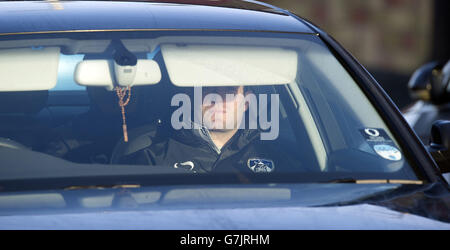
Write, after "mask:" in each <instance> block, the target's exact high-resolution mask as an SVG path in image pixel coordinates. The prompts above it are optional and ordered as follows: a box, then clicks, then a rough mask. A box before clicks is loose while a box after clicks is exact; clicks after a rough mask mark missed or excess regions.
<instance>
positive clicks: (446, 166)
mask: <svg viewBox="0 0 450 250" xmlns="http://www.w3.org/2000/svg"><path fill="white" fill-rule="evenodd" d="M428 149H429V152H430V153H431V155H432V156H433V158H434V160H435V161H436V163H437V164H438V166H439V169H440V171H441V173H443V174H444V173H449V172H450V121H447V120H437V121H435V122H434V123H433V125H432V127H431V142H430V146H429V147H428Z"/></svg>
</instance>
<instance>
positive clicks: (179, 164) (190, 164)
mask: <svg viewBox="0 0 450 250" xmlns="http://www.w3.org/2000/svg"><path fill="white" fill-rule="evenodd" d="M173 167H174V168H182V169H186V170H190V171H192V170H193V169H194V163H193V162H192V161H185V162H176V163H175V164H173ZM194 172H195V171H194Z"/></svg>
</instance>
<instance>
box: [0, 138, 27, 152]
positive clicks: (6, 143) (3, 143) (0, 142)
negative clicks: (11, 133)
mask: <svg viewBox="0 0 450 250" xmlns="http://www.w3.org/2000/svg"><path fill="white" fill-rule="evenodd" d="M0 147H7V148H14V149H29V148H28V147H26V146H24V145H23V144H21V143H19V142H16V141H14V140H11V139H9V138H4V137H0Z"/></svg>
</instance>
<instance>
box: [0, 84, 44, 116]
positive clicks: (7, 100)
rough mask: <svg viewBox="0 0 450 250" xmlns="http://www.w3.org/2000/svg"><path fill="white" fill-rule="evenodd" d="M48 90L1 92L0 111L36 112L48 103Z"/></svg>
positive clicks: (5, 112)
mask: <svg viewBox="0 0 450 250" xmlns="http://www.w3.org/2000/svg"><path fill="white" fill-rule="evenodd" d="M47 99H48V90H42V91H17V92H0V113H1V114H8V113H27V114H35V113H38V112H39V111H41V110H42V109H43V108H44V107H45V106H46V105H47Z"/></svg>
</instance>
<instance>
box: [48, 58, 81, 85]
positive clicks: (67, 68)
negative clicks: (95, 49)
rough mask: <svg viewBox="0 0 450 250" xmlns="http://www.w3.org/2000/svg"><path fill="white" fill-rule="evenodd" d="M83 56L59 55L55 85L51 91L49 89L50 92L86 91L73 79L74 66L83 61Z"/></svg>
mask: <svg viewBox="0 0 450 250" xmlns="http://www.w3.org/2000/svg"><path fill="white" fill-rule="evenodd" d="M83 56H84V55H63V54H61V55H60V57H59V67H58V80H57V84H56V86H55V87H54V88H53V89H50V91H60V90H86V87H85V86H81V85H78V84H77V83H75V81H74V79H73V75H74V71H75V68H76V65H77V63H78V62H80V61H82V60H83Z"/></svg>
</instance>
